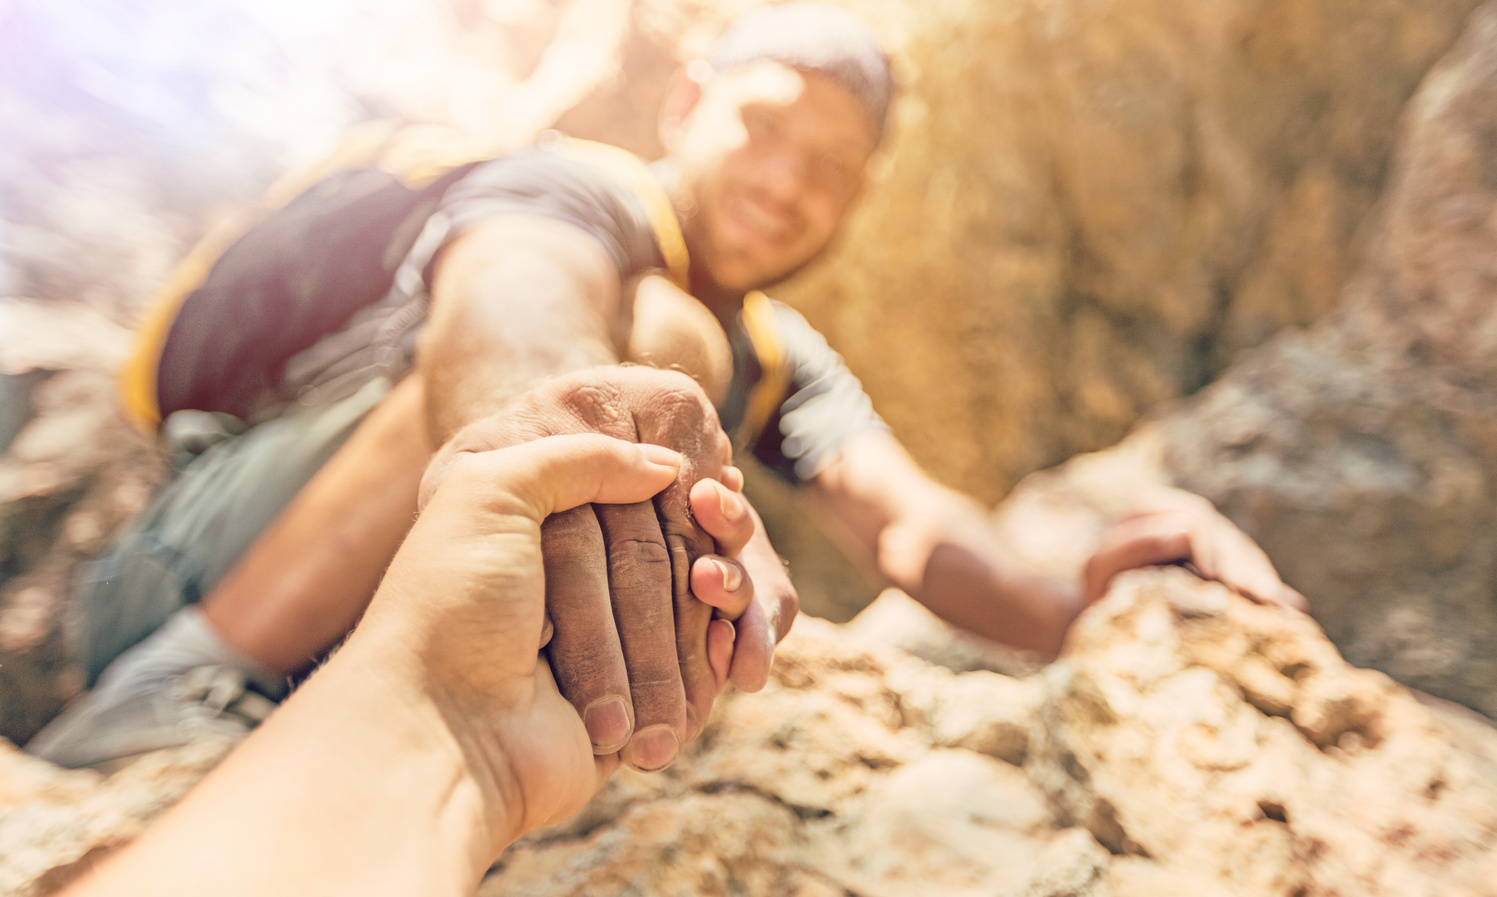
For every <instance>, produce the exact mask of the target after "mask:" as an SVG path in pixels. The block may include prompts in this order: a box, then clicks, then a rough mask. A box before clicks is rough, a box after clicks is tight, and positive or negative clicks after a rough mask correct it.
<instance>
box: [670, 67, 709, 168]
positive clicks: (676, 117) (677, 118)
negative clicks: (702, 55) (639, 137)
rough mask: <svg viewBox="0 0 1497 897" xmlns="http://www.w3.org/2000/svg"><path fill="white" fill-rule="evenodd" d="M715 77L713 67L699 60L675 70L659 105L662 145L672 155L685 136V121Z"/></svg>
mask: <svg viewBox="0 0 1497 897" xmlns="http://www.w3.org/2000/svg"><path fill="white" fill-rule="evenodd" d="M710 77H712V67H711V66H710V65H708V64H707V63H706V62H704V61H703V60H700V59H699V60H696V61H695V62H691V63H688V64H686V65H683V66H681V67H680V68H678V69H676V71H675V72H674V73H673V74H672V75H671V80H670V83H669V84H668V85H667V86H666V89H665V100H664V101H663V102H662V103H661V104H660V145H661V146H663V147H665V151H666V152H668V153H672V152H675V151H676V148H677V147H678V146H679V145H680V143H681V136H682V135H683V134H684V133H685V132H686V120H687V119H688V118H690V117H691V113H692V110H694V109H696V107H697V103H698V102H700V101H701V99H702V85H703V84H705V83H706V82H707V79H708V78H710Z"/></svg>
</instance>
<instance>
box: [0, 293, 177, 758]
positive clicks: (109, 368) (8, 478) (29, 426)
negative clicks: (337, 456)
mask: <svg viewBox="0 0 1497 897" xmlns="http://www.w3.org/2000/svg"><path fill="white" fill-rule="evenodd" d="M128 345H129V333H128V331H126V330H125V329H124V328H122V327H120V326H119V325H117V324H114V323H112V322H111V321H110V320H109V319H108V318H105V317H104V316H103V315H101V314H99V313H98V312H97V311H94V310H93V309H91V308H89V307H87V306H84V305H81V304H79V303H55V302H54V303H38V302H25V301H22V300H16V299H0V385H3V389H4V390H5V402H4V407H5V408H6V409H7V411H8V412H9V413H10V414H11V415H12V417H13V424H12V425H11V426H9V427H0V448H3V451H0V738H8V739H10V740H11V741H15V742H19V743H24V742H25V741H26V739H28V738H30V737H31V735H32V734H33V733H34V732H36V730H38V729H40V728H41V727H42V726H43V725H44V724H45V723H46V722H47V720H49V719H51V718H52V717H53V716H54V715H55V714H56V713H57V711H58V710H59V709H61V707H62V704H63V702H65V701H66V700H67V699H68V698H70V697H72V696H73V695H74V694H76V693H77V691H78V689H79V688H81V687H82V685H83V677H82V671H81V670H80V669H78V668H77V667H76V665H75V659H74V656H73V653H72V650H71V643H70V641H69V639H68V638H67V633H66V624H67V614H68V611H69V610H70V608H71V585H72V581H73V575H74V573H75V571H76V569H77V566H78V564H79V563H80V562H82V561H84V560H86V559H87V558H89V557H90V556H92V555H93V554H95V553H97V552H98V551H99V550H100V549H101V548H102V547H103V546H104V544H105V541H106V540H107V539H108V538H109V536H110V535H111V534H112V533H114V532H115V531H116V530H117V529H118V528H119V526H120V525H121V524H122V523H124V522H125V521H126V520H129V519H130V518H131V517H132V516H134V515H135V513H136V512H137V511H139V510H140V509H141V508H142V507H143V506H144V504H145V502H146V500H147V498H148V497H149V496H150V492H151V488H152V486H153V485H154V484H155V482H156V480H157V477H158V476H159V475H160V472H161V463H160V461H159V460H158V458H157V456H156V453H155V451H154V449H153V447H152V446H151V444H150V442H149V441H147V440H146V439H145V438H144V437H143V436H142V435H141V434H139V433H137V432H136V431H135V430H133V429H132V428H131V427H129V426H128V425H127V424H125V422H124V421H122V420H121V419H120V418H119V417H118V416H117V415H116V414H115V413H114V375H115V368H116V367H117V366H118V364H119V362H120V360H121V359H122V358H123V356H124V352H125V351H126V349H127V347H128Z"/></svg>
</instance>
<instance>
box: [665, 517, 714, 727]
mask: <svg viewBox="0 0 1497 897" xmlns="http://www.w3.org/2000/svg"><path fill="white" fill-rule="evenodd" d="M665 544H666V547H668V548H669V549H670V554H671V592H672V595H671V598H672V603H673V604H674V605H675V614H676V662H677V664H678V665H679V667H680V670H681V684H682V685H683V686H684V687H685V689H686V733H687V738H686V740H687V741H690V740H691V739H694V738H696V737H697V735H699V734H700V733H701V731H702V727H703V726H705V725H706V724H707V715H708V714H709V713H710V712H711V711H712V701H713V700H714V699H715V698H716V697H717V692H718V688H717V677H716V676H715V675H713V672H712V666H711V664H709V663H708V660H707V626H708V624H710V623H711V622H712V615H713V613H714V610H713V608H712V607H710V606H708V605H707V604H704V603H703V602H701V601H699V600H697V598H696V596H695V595H693V594H692V593H691V588H690V573H691V555H690V553H689V551H688V549H687V547H686V540H685V538H683V537H682V536H680V535H677V534H674V533H667V534H666V537H665Z"/></svg>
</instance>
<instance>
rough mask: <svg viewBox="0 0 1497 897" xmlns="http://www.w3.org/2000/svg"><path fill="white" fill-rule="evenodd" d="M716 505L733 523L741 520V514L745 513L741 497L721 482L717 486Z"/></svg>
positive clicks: (745, 509)
mask: <svg viewBox="0 0 1497 897" xmlns="http://www.w3.org/2000/svg"><path fill="white" fill-rule="evenodd" d="M717 505H718V507H719V508H721V509H722V512H723V516H724V517H726V518H728V519H729V520H731V521H733V522H735V523H736V522H738V521H739V520H742V519H743V515H744V514H745V513H747V508H745V507H744V504H743V499H741V498H739V497H738V496H737V495H736V494H734V493H733V492H731V491H729V489H728V487H727V486H724V485H722V484H721V483H719V484H718V486H717Z"/></svg>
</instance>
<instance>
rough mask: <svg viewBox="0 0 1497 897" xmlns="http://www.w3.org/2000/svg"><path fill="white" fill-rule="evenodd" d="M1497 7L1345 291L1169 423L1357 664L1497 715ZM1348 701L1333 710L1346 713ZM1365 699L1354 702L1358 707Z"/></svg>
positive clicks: (1414, 119)
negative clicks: (1496, 424)
mask: <svg viewBox="0 0 1497 897" xmlns="http://www.w3.org/2000/svg"><path fill="white" fill-rule="evenodd" d="M1494 104H1497V10H1494V9H1493V8H1492V7H1490V6H1488V7H1484V8H1483V9H1482V11H1481V12H1480V13H1478V14H1477V15H1476V16H1475V17H1474V18H1473V20H1472V24H1471V27H1470V29H1469V30H1468V32H1467V33H1466V35H1465V36H1464V37H1463V38H1462V40H1461V42H1460V44H1459V45H1458V46H1457V47H1456V49H1455V50H1453V51H1452V53H1451V54H1450V56H1449V57H1447V58H1446V59H1445V60H1444V61H1443V62H1442V63H1441V64H1440V65H1439V66H1438V67H1437V68H1436V69H1435V70H1434V71H1433V72H1431V73H1430V75H1429V77H1428V78H1427V79H1426V82H1425V85H1424V87H1423V88H1422V89H1421V90H1420V92H1419V94H1418V95H1417V97H1416V98H1415V100H1414V102H1413V103H1412V104H1411V106H1410V108H1409V112H1408V115H1407V118H1406V121H1405V125H1404V128H1403V132H1402V133H1403V137H1402V141H1401V143H1400V149H1399V154H1398V158H1397V164H1396V166H1395V167H1394V169H1393V172H1392V176H1391V179H1390V186H1389V190H1388V193H1387V195H1386V197H1385V199H1384V206H1383V209H1382V213H1381V217H1380V218H1379V220H1378V222H1377V226H1376V228H1375V229H1374V230H1373V231H1372V233H1371V236H1370V238H1369V252H1368V255H1367V257H1366V260H1365V262H1364V263H1363V265H1362V267H1361V269H1360V271H1359V272H1358V274H1357V276H1356V278H1355V279H1354V280H1353V281H1352V282H1351V283H1350V285H1349V286H1348V288H1347V290H1346V295H1345V299H1344V307H1343V308H1342V310H1341V311H1340V312H1339V313H1338V314H1337V315H1336V316H1335V317H1334V318H1333V319H1331V320H1329V321H1327V322H1326V323H1324V324H1322V325H1320V326H1318V327H1316V328H1315V329H1313V330H1311V331H1310V332H1308V333H1305V334H1301V335H1293V336H1287V337H1285V338H1283V339H1281V340H1278V341H1276V342H1275V343H1274V344H1272V345H1270V346H1268V347H1266V348H1265V349H1264V350H1262V351H1261V352H1259V353H1257V354H1255V355H1254V356H1253V357H1252V358H1251V359H1250V360H1249V361H1247V362H1245V363H1244V364H1243V365H1242V366H1240V367H1239V368H1236V369H1234V370H1233V371H1232V372H1231V374H1230V375H1229V376H1227V377H1226V378H1224V379H1223V381H1222V382H1221V383H1219V384H1217V385H1215V386H1213V387H1212V388H1211V389H1209V390H1207V391H1206V392H1205V393H1204V394H1203V395H1202V396H1201V397H1200V398H1199V399H1198V400H1196V401H1194V402H1192V403H1191V404H1190V405H1188V406H1186V407H1184V408H1182V409H1181V410H1179V411H1177V412H1175V413H1173V414H1171V415H1170V416H1168V417H1167V418H1165V419H1164V420H1163V421H1161V422H1160V423H1159V424H1158V425H1156V427H1155V430H1156V431H1157V432H1155V433H1154V434H1153V435H1152V436H1151V437H1150V438H1152V439H1156V440H1158V441H1160V442H1162V443H1163V444H1164V446H1165V453H1164V460H1163V464H1164V466H1165V467H1166V469H1167V470H1169V472H1170V473H1171V475H1173V476H1174V477H1175V478H1176V479H1177V480H1178V481H1179V482H1180V483H1181V484H1183V485H1185V486H1186V487H1188V488H1191V489H1194V490H1196V491H1200V492H1202V493H1203V494H1205V495H1206V496H1208V497H1210V498H1211V499H1212V500H1213V501H1215V502H1216V503H1217V504H1218V505H1219V506H1220V507H1221V508H1222V509H1223V510H1224V511H1225V512H1226V513H1228V514H1229V515H1230V516H1231V517H1233V518H1234V519H1235V520H1237V521H1238V523H1239V524H1241V525H1242V526H1243V528H1244V529H1245V530H1247V532H1248V533H1250V534H1251V535H1253V536H1254V537H1255V538H1257V539H1258V541H1259V542H1260V543H1261V544H1262V545H1263V546H1264V548H1265V549H1266V550H1267V551H1268V552H1269V554H1270V556H1272V558H1273V560H1274V562H1275V563H1276V564H1277V565H1278V567H1279V568H1280V570H1281V571H1282V572H1283V574H1284V576H1285V578H1286V579H1287V580H1288V581H1289V582H1290V583H1291V584H1293V585H1295V586H1296V587H1298V588H1299V589H1300V590H1301V591H1303V592H1304V593H1305V594H1306V595H1309V596H1311V604H1312V610H1313V613H1314V614H1315V616H1316V619H1318V620H1319V621H1320V622H1321V623H1322V625H1324V626H1325V628H1326V631H1327V632H1328V633H1329V634H1330V636H1331V638H1332V639H1333V640H1334V641H1335V642H1336V644H1337V645H1339V646H1340V647H1341V649H1342V651H1344V652H1345V653H1346V655H1347V656H1348V658H1350V659H1351V660H1353V661H1354V662H1356V663H1358V664H1362V665H1366V666H1372V667H1375V668H1377V669H1381V670H1383V671H1385V672H1387V673H1388V674H1390V675H1392V676H1394V677H1395V678H1397V679H1399V680H1400V681H1402V682H1405V683H1408V684H1410V685H1413V686H1415V687H1418V688H1420V689H1423V690H1425V691H1428V692H1431V693H1433V694H1437V695H1441V696H1443V697H1446V698H1450V699H1453V700H1457V701H1461V702H1464V703H1466V704H1468V705H1470V706H1472V707H1476V708H1478V709H1481V710H1484V711H1485V712H1487V713H1488V714H1497V604H1494V602H1493V595H1494V593H1497V567H1494V558H1497V542H1494V535H1493V534H1494V532H1497V527H1494V523H1497V501H1494V498H1493V483H1494V481H1497V431H1494V429H1493V426H1492V420H1493V416H1492V409H1493V407H1494V403H1497V365H1494V362H1493V360H1492V359H1493V358H1494V357H1497V356H1494V355H1493V352H1492V349H1493V338H1492V333H1493V324H1494V322H1497V316H1494V314H1493V308H1494V305H1493V303H1492V301H1491V299H1492V290H1491V282H1492V276H1493V274H1494V271H1497V268H1494V263H1493V261H1492V259H1493V257H1494V251H1497V237H1494V234H1493V231H1492V228H1491V223H1490V209H1491V208H1492V205H1493V203H1494V202H1497V190H1494V188H1493V186H1492V184H1491V183H1490V178H1488V177H1487V175H1486V174H1485V172H1486V171H1487V170H1488V168H1489V167H1490V165H1491V164H1492V156H1493V149H1492V146H1493V144H1492V141H1491V139H1490V136H1491V133H1492V129H1493V128H1494V122H1497V118H1494V115H1493V112H1492V109H1493V108H1494ZM1327 712H1332V713H1333V715H1334V712H1333V711H1329V710H1328V711H1327ZM1348 712H1350V711H1348Z"/></svg>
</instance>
